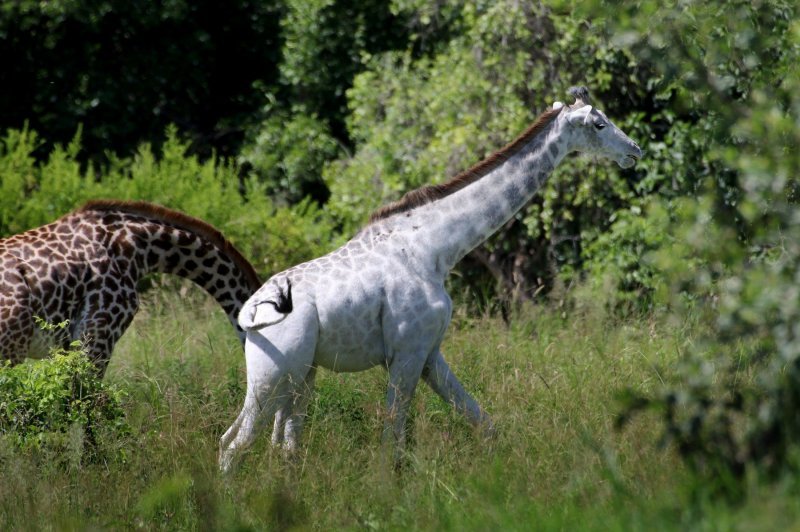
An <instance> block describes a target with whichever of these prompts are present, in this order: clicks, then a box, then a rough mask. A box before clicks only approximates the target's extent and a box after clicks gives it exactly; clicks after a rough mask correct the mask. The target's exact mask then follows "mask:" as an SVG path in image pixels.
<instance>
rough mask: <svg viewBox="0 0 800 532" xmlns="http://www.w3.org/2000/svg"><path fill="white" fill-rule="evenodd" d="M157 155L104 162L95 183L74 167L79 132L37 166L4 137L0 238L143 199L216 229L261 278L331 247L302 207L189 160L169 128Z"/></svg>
mask: <svg viewBox="0 0 800 532" xmlns="http://www.w3.org/2000/svg"><path fill="white" fill-rule="evenodd" d="M166 138H167V140H166V141H165V143H164V145H163V147H162V150H161V152H160V153H157V152H155V151H154V150H153V148H152V147H151V146H150V145H148V144H144V145H142V146H141V147H140V148H139V150H138V152H137V154H136V156H135V157H132V158H112V160H111V161H110V163H109V164H108V165H107V166H106V167H104V168H102V170H100V171H99V172H98V173H100V174H101V178H100V179H97V178H96V177H95V171H94V169H89V170H86V171H83V170H82V169H81V166H80V164H79V163H78V162H77V157H78V153H79V152H80V149H81V148H80V147H81V139H80V132H79V133H78V134H77V135H76V137H75V138H74V139H73V141H72V142H71V143H70V144H69V145H68V146H66V147H61V146H57V147H56V148H55V149H54V150H53V152H52V153H51V154H50V155H49V157H47V159H46V160H45V161H44V162H43V163H42V164H36V162H35V160H34V157H33V151H34V150H35V149H36V148H37V146H38V145H39V142H40V141H39V140H38V136H37V135H36V133H35V132H33V131H31V130H28V129H25V130H22V131H16V130H10V131H8V132H7V133H6V136H5V138H4V139H3V140H2V144H1V145H0V173H2V175H3V179H2V182H0V237H4V236H9V235H11V234H15V233H19V232H21V231H24V230H26V229H29V228H32V227H36V226H40V225H43V224H46V223H49V222H51V221H53V220H54V219H56V218H57V217H59V216H61V215H63V214H66V213H67V212H69V211H70V210H73V209H75V208H77V207H78V206H80V205H81V204H83V203H85V202H86V201H87V200H89V199H92V198H110V199H131V200H145V201H152V202H155V203H159V204H161V205H164V206H166V207H169V208H173V209H178V210H180V211H183V212H185V213H187V214H189V215H192V216H196V217H198V218H201V219H203V220H205V221H207V222H209V223H211V224H212V225H214V226H216V227H217V228H218V229H219V230H220V231H222V233H223V234H225V236H226V237H228V238H229V239H230V240H231V241H232V242H233V243H234V244H235V245H236V246H237V247H238V248H239V249H240V250H241V251H242V253H243V254H244V255H245V257H247V258H248V259H250V261H251V262H252V263H253V265H254V266H255V267H256V269H257V270H259V271H260V272H261V273H262V274H264V275H270V274H272V273H275V272H277V271H280V270H281V269H284V268H286V267H288V266H290V265H293V264H297V263H298V262H302V261H304V260H308V259H310V258H312V257H315V256H318V255H320V254H322V253H324V252H326V251H328V249H329V247H330V246H331V239H332V229H331V224H330V223H328V222H327V220H326V218H325V216H324V215H323V213H322V212H321V211H320V209H319V208H318V207H317V206H316V205H314V204H312V203H310V202H307V201H301V202H299V203H298V204H296V205H292V206H282V207H279V206H276V205H274V204H273V202H272V201H271V200H270V199H269V198H268V197H267V195H266V191H265V187H264V185H262V184H260V183H259V182H258V181H257V180H255V179H251V178H248V177H244V178H241V179H240V177H239V175H238V171H237V169H236V168H235V167H234V166H233V165H232V164H228V163H224V162H222V161H219V160H216V159H214V158H212V159H209V160H207V161H205V162H201V161H200V160H199V159H198V157H197V156H195V155H189V154H188V153H187V151H188V143H187V142H186V141H184V140H181V139H180V138H179V137H178V133H177V130H176V128H174V127H172V128H169V129H168V130H167V135H166Z"/></svg>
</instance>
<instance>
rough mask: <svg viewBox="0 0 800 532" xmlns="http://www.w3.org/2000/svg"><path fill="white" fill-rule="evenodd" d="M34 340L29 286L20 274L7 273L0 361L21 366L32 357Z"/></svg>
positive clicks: (0, 278)
mask: <svg viewBox="0 0 800 532" xmlns="http://www.w3.org/2000/svg"><path fill="white" fill-rule="evenodd" d="M0 273H1V272H0ZM32 337H33V313H32V312H31V308H30V293H29V291H28V285H27V284H25V280H24V279H23V277H22V275H20V274H19V273H18V272H16V271H14V270H7V271H6V272H5V273H4V274H2V275H0V360H11V363H12V364H16V363H18V362H21V361H22V360H23V359H24V358H25V357H26V356H28V350H29V348H30V343H31V338H32Z"/></svg>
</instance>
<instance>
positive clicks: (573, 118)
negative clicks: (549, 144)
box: [553, 87, 642, 168]
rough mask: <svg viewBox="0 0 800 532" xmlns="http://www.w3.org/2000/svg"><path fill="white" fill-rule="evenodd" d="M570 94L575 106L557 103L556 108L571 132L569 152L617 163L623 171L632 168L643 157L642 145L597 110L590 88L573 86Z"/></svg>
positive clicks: (566, 128)
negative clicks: (573, 98) (592, 101)
mask: <svg viewBox="0 0 800 532" xmlns="http://www.w3.org/2000/svg"><path fill="white" fill-rule="evenodd" d="M569 94H570V95H572V96H574V97H575V103H574V104H572V105H570V106H565V105H564V104H563V103H561V102H555V103H554V104H553V109H561V113H560V116H559V119H561V120H563V122H564V129H563V130H564V131H566V132H568V133H569V134H568V136H567V138H568V139H569V140H568V151H580V152H584V153H589V154H593V155H598V156H600V157H605V158H606V159H611V160H612V161H616V163H617V164H618V165H619V166H620V167H622V168H630V167H632V166H633V165H634V164H636V161H637V160H638V159H639V158H640V157H641V156H642V150H641V148H639V145H638V144H636V143H635V142H634V141H632V140H631V139H630V138H629V137H628V135H626V134H625V133H623V132H622V130H620V129H619V128H618V127H617V126H615V125H614V124H613V123H612V122H611V120H609V119H608V117H607V116H606V115H605V113H603V112H602V111H601V110H599V109H597V108H596V107H593V106H592V104H591V101H590V98H589V91H588V90H587V89H586V87H572V88H571V89H569Z"/></svg>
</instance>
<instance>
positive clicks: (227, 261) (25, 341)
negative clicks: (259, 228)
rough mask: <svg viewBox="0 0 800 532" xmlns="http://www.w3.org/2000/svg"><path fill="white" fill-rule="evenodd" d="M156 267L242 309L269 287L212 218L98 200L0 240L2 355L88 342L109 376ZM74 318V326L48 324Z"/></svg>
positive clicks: (230, 312) (14, 358) (229, 308)
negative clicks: (143, 285) (141, 289)
mask: <svg viewBox="0 0 800 532" xmlns="http://www.w3.org/2000/svg"><path fill="white" fill-rule="evenodd" d="M150 273H168V274H174V275H177V276H179V277H183V278H186V279H190V280H192V281H193V282H195V283H196V284H198V285H199V286H201V287H202V288H203V289H204V290H206V291H207V292H208V293H209V294H211V296H213V297H214V299H216V301H217V302H218V303H219V304H220V306H222V308H223V309H224V311H225V313H226V314H227V316H228V318H229V319H230V321H231V322H232V324H233V325H234V327H235V328H236V330H237V333H238V335H239V338H240V339H241V340H242V341H244V333H243V331H242V330H241V329H240V328H239V326H238V324H237V322H236V316H237V314H238V312H239V310H240V309H241V307H242V305H243V304H244V302H245V301H246V300H247V298H248V297H250V295H251V294H252V293H253V292H255V290H256V289H257V288H258V287H259V286H260V281H259V279H258V276H257V275H256V273H255V271H254V270H253V267H252V266H251V265H250V263H249V262H248V261H247V260H245V259H244V257H243V256H242V255H241V254H240V253H239V252H238V251H237V250H236V248H234V247H233V245H231V244H230V242H228V241H227V240H226V239H225V238H224V237H223V236H222V234H221V233H219V231H217V230H216V229H214V228H213V227H212V226H211V225H209V224H207V223H205V222H203V221H201V220H198V219H196V218H192V217H190V216H187V215H185V214H183V213H180V212H177V211H173V210H170V209H166V208H164V207H160V206H158V205H153V204H150V203H146V202H117V201H102V200H101V201H93V202H90V203H88V204H86V205H84V206H83V207H82V208H80V209H78V210H77V211H75V212H72V213H70V214H67V215H65V216H64V217H62V218H60V219H58V220H56V221H55V222H52V223H50V224H47V225H44V226H42V227H38V228H35V229H31V230H29V231H26V232H24V233H21V234H18V235H14V236H11V237H9V238H6V239H2V240H0V359H6V360H10V361H11V362H12V363H17V362H19V361H20V360H22V359H23V358H24V357H26V356H30V357H41V356H45V355H46V354H47V352H48V347H50V346H52V345H65V344H66V343H68V342H69V341H72V340H82V341H83V342H84V346H85V348H86V349H87V351H88V353H89V356H90V357H91V358H92V360H93V361H94V363H95V365H96V366H97V368H98V369H99V371H100V372H101V373H103V372H104V371H105V368H106V366H107V364H108V361H109V358H110V356H111V352H112V350H113V348H114V345H115V343H116V342H117V340H119V338H120V336H122V334H123V333H124V332H125V329H126V328H127V327H128V325H129V324H130V322H131V320H132V319H133V316H134V314H135V313H136V311H137V309H138V307H139V298H138V295H137V288H136V287H137V283H138V282H139V280H141V279H142V278H143V277H144V276H145V275H147V274H150ZM35 317H38V318H41V319H43V320H45V321H46V322H49V323H61V322H63V321H65V320H69V323H68V325H67V327H66V328H63V329H55V330H53V331H43V330H42V329H41V328H40V327H39V326H38V325H37V324H36V323H35V319H34V318H35Z"/></svg>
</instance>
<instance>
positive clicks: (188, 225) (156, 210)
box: [76, 199, 261, 291]
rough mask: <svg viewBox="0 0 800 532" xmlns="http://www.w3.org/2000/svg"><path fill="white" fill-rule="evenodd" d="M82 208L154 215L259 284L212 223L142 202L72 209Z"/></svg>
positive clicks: (110, 202) (113, 202) (89, 204)
mask: <svg viewBox="0 0 800 532" xmlns="http://www.w3.org/2000/svg"><path fill="white" fill-rule="evenodd" d="M83 211H121V212H125V213H129V214H137V215H141V216H145V217H148V218H155V219H157V220H160V221H163V222H166V223H168V224H170V225H173V226H175V227H179V228H181V229H185V230H187V231H191V232H192V233H196V234H198V235H200V236H202V237H203V238H206V239H207V240H209V241H210V242H211V243H212V244H214V245H215V246H216V247H218V248H219V249H221V250H222V252H223V253H225V254H226V255H228V256H229V257H230V258H231V260H232V261H233V262H234V263H235V264H236V266H237V267H238V268H239V270H241V272H242V275H244V277H245V279H246V280H247V284H248V285H249V286H250V288H252V289H253V291H255V290H258V289H259V288H260V287H261V280H260V279H259V278H258V274H257V273H256V271H255V269H254V268H253V265H252V264H250V262H249V261H248V260H247V259H245V258H244V256H243V255H242V254H241V253H240V252H239V250H238V249H236V247H234V245H233V244H231V242H230V241H229V240H228V239H227V238H225V237H224V236H223V234H222V233H221V232H219V231H218V230H217V229H216V228H215V227H214V226H213V225H211V224H209V223H207V222H204V221H203V220H200V219H199V218H194V217H192V216H189V215H188V214H184V213H182V212H179V211H175V210H172V209H168V208H166V207H162V206H161V205H156V204H154V203H148V202H146V201H122V200H104V199H100V200H92V201H89V202H87V203H86V204H84V205H83V206H82V207H80V208H79V209H78V210H77V211H76V212H83Z"/></svg>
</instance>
